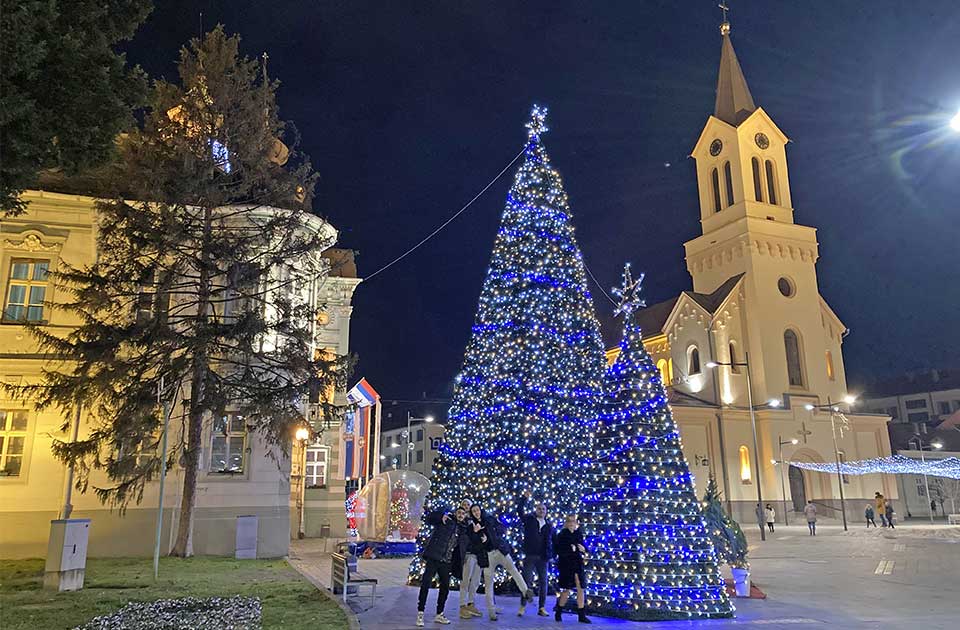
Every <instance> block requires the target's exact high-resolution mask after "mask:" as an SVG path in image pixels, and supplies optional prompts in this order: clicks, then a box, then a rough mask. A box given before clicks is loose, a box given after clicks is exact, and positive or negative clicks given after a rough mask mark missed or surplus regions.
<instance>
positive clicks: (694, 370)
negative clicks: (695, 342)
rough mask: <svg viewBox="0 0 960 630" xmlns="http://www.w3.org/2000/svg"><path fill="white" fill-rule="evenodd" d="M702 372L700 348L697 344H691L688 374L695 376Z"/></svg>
mask: <svg viewBox="0 0 960 630" xmlns="http://www.w3.org/2000/svg"><path fill="white" fill-rule="evenodd" d="M699 373H700V350H699V349H698V348H697V347H696V346H690V349H689V350H687V376H693V375H694V374H699Z"/></svg>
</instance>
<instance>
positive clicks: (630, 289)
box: [613, 263, 647, 320]
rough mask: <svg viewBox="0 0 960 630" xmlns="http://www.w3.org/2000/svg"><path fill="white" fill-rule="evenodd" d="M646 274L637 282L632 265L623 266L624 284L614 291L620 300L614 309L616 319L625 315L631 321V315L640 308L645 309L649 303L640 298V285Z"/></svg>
mask: <svg viewBox="0 0 960 630" xmlns="http://www.w3.org/2000/svg"><path fill="white" fill-rule="evenodd" d="M643 276H644V274H642V273H641V274H640V277H639V278H637V279H636V280H634V279H633V273H632V272H631V271H630V263H626V264H625V265H624V266H623V282H622V285H621V286H620V288H615V289H613V294H614V295H616V296H617V297H618V298H620V302H619V303H618V304H617V308H615V309H614V311H613V315H614V317H618V316H620V315H624V316H625V319H627V320H628V319H629V318H630V315H631V314H632V313H633V312H634V311H635V310H637V309H638V308H643V307H644V306H646V305H647V303H646V302H645V301H644V300H643V298H641V297H640V285H641V284H642V283H643Z"/></svg>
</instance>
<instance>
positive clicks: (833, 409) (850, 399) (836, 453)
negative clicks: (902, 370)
mask: <svg viewBox="0 0 960 630" xmlns="http://www.w3.org/2000/svg"><path fill="white" fill-rule="evenodd" d="M843 402H845V403H847V404H848V405H852V404H854V403H855V402H857V397H856V396H853V395H851V394H847V395H846V396H844V397H843ZM803 408H804V409H806V410H807V411H820V410H827V411H829V412H830V432H831V433H832V434H833V458H834V460H835V461H836V463H837V486H838V487H839V488H840V516H841V517H842V518H843V531H847V508H846V502H845V501H844V498H843V475H842V474H840V447H839V446H837V424H836V421H835V418H836V415H837V414H838V413H840V407H837V406H836V405H834V404H833V403H832V402H831V401H830V397H829V396H828V397H827V404H826V405H812V404H809V403H808V404H806V405H804V406H803Z"/></svg>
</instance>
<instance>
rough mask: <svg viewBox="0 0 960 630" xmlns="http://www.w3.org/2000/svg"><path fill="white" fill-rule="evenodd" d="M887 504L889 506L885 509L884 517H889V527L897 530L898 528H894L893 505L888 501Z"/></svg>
mask: <svg viewBox="0 0 960 630" xmlns="http://www.w3.org/2000/svg"><path fill="white" fill-rule="evenodd" d="M886 503H887V504H886V505H885V506H884V508H883V515H884V516H886V517H887V526H888V527H889V528H890V529H896V527H894V526H893V515H894V511H893V503H890V502H889V501H887V502H886Z"/></svg>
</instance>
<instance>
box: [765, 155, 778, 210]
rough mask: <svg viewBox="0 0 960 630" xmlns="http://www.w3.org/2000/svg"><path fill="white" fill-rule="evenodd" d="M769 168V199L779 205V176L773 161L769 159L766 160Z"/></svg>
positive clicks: (767, 168)
mask: <svg viewBox="0 0 960 630" xmlns="http://www.w3.org/2000/svg"><path fill="white" fill-rule="evenodd" d="M765 166H766V170H767V200H768V202H769V203H772V204H773V205H777V177H776V173H775V171H774V168H773V162H772V161H771V160H767V162H766V165H765Z"/></svg>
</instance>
